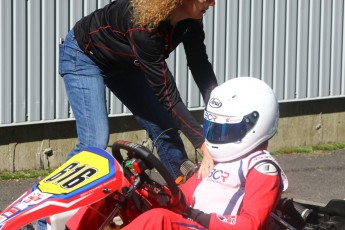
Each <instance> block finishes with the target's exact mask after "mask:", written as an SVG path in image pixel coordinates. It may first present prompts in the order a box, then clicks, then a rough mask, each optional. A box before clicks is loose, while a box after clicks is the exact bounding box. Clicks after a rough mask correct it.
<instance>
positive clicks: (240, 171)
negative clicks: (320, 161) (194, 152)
mask: <svg viewBox="0 0 345 230" xmlns="http://www.w3.org/2000/svg"><path fill="white" fill-rule="evenodd" d="M204 114H205V115H204V136H205V139H206V147H207V149H208V151H209V153H210V155H211V156H212V158H213V160H214V162H215V165H214V168H213V170H212V171H211V173H210V174H209V176H208V177H207V178H205V179H201V178H200V179H199V178H198V176H197V173H195V174H194V175H193V176H192V177H191V178H190V179H189V180H187V182H186V183H184V184H181V185H180V186H179V187H180V189H181V190H182V192H183V193H184V195H185V200H186V203H185V205H182V206H183V208H181V209H180V210H178V211H176V210H174V212H173V211H171V210H168V209H164V208H154V209H151V210H149V211H147V212H144V213H143V214H141V215H139V216H138V217H137V218H135V219H134V220H133V221H132V222H131V223H130V224H128V225H126V226H123V228H121V229H124V230H130V229H133V230H138V229H147V230H154V229H157V230H158V229H159V230H169V229H217V230H218V229H241V230H243V229H251V230H253V229H267V228H266V226H265V224H266V221H267V219H268V217H269V215H270V212H271V211H272V210H273V209H274V207H275V205H276V203H277V201H278V200H279V198H280V194H281V192H282V191H284V190H285V189H287V186H288V181H287V178H286V176H285V174H284V172H283V170H282V169H281V168H280V166H279V165H278V163H277V162H276V160H275V159H274V158H273V157H272V156H271V155H270V153H269V152H268V151H267V146H268V140H269V139H270V138H272V136H273V135H274V134H275V133H276V131H277V125H278V117H279V110H278V102H277V99H276V97H275V95H274V93H273V91H272V89H271V88H270V87H269V86H268V85H267V84H266V83H264V82H263V81H261V80H258V79H256V78H252V77H239V78H234V79H231V80H229V81H227V82H225V83H223V84H222V85H220V86H218V87H216V88H215V89H214V90H213V91H212V93H211V97H210V100H209V103H208V104H207V107H206V109H205V113H204ZM93 223H97V220H96V219H92V220H91V219H90V218H86V219H85V218H84V219H78V218H73V217H72V219H70V220H69V222H68V223H67V227H68V229H73V230H75V229H83V227H82V226H83V225H84V227H90V228H89V229H92V227H91V225H92V224H93ZM77 225H79V226H78V227H76V226H77ZM96 229H97V227H96Z"/></svg>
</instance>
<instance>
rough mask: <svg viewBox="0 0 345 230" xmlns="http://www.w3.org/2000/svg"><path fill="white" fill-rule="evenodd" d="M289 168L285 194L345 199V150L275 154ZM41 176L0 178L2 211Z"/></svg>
mask: <svg viewBox="0 0 345 230" xmlns="http://www.w3.org/2000/svg"><path fill="white" fill-rule="evenodd" d="M275 158H276V159H277V161H278V163H279V164H280V165H281V167H282V168H283V170H284V171H285V173H286V175H287V177H288V180H289V188H288V189H287V191H286V192H284V193H283V196H285V197H289V198H293V199H294V200H297V201H304V202H308V203H314V204H321V205H323V204H326V203H327V202H328V201H329V200H331V199H344V198H345V150H337V151H332V152H319V153H312V154H286V155H279V156H275ZM39 180H40V178H35V179H27V180H8V181H0V210H1V209H3V208H5V207H6V206H8V205H9V204H10V203H11V202H13V201H14V200H15V199H17V198H18V197H19V196H20V195H21V194H22V193H23V192H25V191H26V190H27V189H28V188H29V187H31V186H32V185H34V184H35V183H37V182H38V181H39Z"/></svg>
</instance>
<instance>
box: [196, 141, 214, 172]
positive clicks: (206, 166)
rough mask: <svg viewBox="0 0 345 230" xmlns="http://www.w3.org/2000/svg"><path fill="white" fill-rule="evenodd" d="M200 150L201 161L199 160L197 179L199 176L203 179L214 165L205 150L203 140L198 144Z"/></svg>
mask: <svg viewBox="0 0 345 230" xmlns="http://www.w3.org/2000/svg"><path fill="white" fill-rule="evenodd" d="M200 150H201V152H202V161H201V165H200V168H199V171H198V179H199V178H200V177H201V178H202V179H204V178H206V177H208V175H209V174H210V172H211V170H212V169H213V166H214V165H213V159H212V157H211V155H210V154H209V153H208V151H207V148H206V145H205V142H204V143H203V144H202V145H201V146H200Z"/></svg>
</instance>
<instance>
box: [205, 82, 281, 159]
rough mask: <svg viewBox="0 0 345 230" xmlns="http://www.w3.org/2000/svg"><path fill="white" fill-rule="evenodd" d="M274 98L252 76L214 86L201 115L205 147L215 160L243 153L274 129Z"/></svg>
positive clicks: (275, 103)
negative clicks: (202, 117) (202, 116)
mask: <svg viewBox="0 0 345 230" xmlns="http://www.w3.org/2000/svg"><path fill="white" fill-rule="evenodd" d="M278 118H279V107H278V101H277V99H276V97H275V95H274V93H273V90H272V89H271V88H270V87H269V86H268V85H267V84H266V83H265V82H263V81H261V80H259V79H256V78H253V77H239V78H234V79H231V80H229V81H227V82H224V83H223V84H221V85H219V86H218V87H216V88H215V89H214V90H213V91H212V93H211V96H210V100H209V102H208V104H207V107H206V109H205V114H204V137H205V139H206V141H205V142H206V147H207V150H208V151H209V153H210V155H211V156H212V158H213V159H214V160H215V161H217V162H225V161H230V160H234V159H237V158H239V157H241V156H244V155H246V154H248V153H250V152H251V151H253V150H254V149H255V148H256V147H258V146H259V145H260V144H261V143H263V142H264V141H266V140H268V139H270V138H271V137H272V136H273V135H274V134H275V133H276V131H277V126H278Z"/></svg>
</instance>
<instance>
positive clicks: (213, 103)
mask: <svg viewBox="0 0 345 230" xmlns="http://www.w3.org/2000/svg"><path fill="white" fill-rule="evenodd" d="M208 104H209V105H210V106H211V107H212V108H220V107H222V102H221V101H220V100H219V99H217V98H211V99H210V101H209V102H208Z"/></svg>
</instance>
